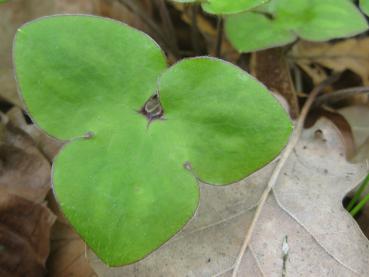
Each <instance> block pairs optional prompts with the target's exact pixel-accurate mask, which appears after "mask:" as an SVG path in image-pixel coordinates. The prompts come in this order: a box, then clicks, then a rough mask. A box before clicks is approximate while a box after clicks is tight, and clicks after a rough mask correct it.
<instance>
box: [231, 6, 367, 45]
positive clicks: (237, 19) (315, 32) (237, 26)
mask: <svg viewBox="0 0 369 277" xmlns="http://www.w3.org/2000/svg"><path fill="white" fill-rule="evenodd" d="M258 11H259V12H260V13H253V12H246V13H243V14H240V15H233V16H228V17H227V21H226V32H227V35H228V38H229V40H230V41H231V43H232V44H233V45H234V46H235V48H236V49H238V50H239V51H241V52H251V51H255V50H261V49H265V48H271V47H276V46H281V45H284V44H288V43H290V42H292V41H293V40H294V38H295V37H300V38H302V39H305V40H310V41H327V40H330V39H335V38H343V37H351V36H354V35H357V34H359V33H362V32H364V31H366V30H367V29H368V24H367V22H366V20H365V18H364V17H363V15H362V14H361V13H360V11H359V10H358V9H357V8H356V7H355V5H354V4H353V3H352V2H351V1H350V0H325V1H321V0H299V1H290V0H272V1H271V2H269V3H268V4H266V5H263V6H261V7H259V8H258ZM255 30H257V31H255Z"/></svg>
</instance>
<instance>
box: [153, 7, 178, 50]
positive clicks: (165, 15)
mask: <svg viewBox="0 0 369 277" xmlns="http://www.w3.org/2000/svg"><path fill="white" fill-rule="evenodd" d="M155 3H156V4H157V5H158V9H159V13H160V17H161V21H162V22H161V23H162V25H163V28H164V30H165V34H166V39H167V41H168V43H170V45H171V47H172V50H173V52H174V53H173V54H174V55H175V56H176V57H179V56H180V55H179V48H178V43H177V38H176V32H175V30H174V26H173V21H172V19H171V17H170V14H169V11H168V7H167V4H166V3H165V0H156V2H155Z"/></svg>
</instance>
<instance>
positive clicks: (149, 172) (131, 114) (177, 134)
mask: <svg viewBox="0 0 369 277" xmlns="http://www.w3.org/2000/svg"><path fill="white" fill-rule="evenodd" d="M14 61H15V66H16V76H17V80H18V83H19V88H20V90H21V92H22V97H23V99H24V101H25V103H26V105H27V107H28V110H29V113H30V115H31V116H32V118H33V119H34V121H35V122H36V123H37V124H38V125H39V126H40V127H41V128H42V129H44V130H45V131H46V132H48V133H49V134H50V135H52V136H55V137H57V138H59V139H63V140H68V141H69V142H68V143H67V144H66V146H65V147H64V148H63V149H62V151H61V153H60V154H59V155H58V156H57V158H56V160H55V161H54V168H53V188H54V192H55V194H56V198H57V200H58V202H59V203H60V206H61V208H62V210H63V212H64V214H65V215H66V217H67V218H68V220H69V221H70V222H71V224H72V225H73V226H74V228H75V229H76V230H77V231H78V233H79V234H80V235H81V236H82V238H83V239H84V240H85V241H86V242H87V244H88V245H89V246H90V247H91V248H92V249H93V250H94V251H95V252H96V254H97V255H98V256H99V257H100V258H101V259H102V260H103V261H104V262H106V263H107V264H109V265H114V266H115V265H121V264H129V263H133V262H135V261H137V260H139V259H141V258H143V257H144V256H146V255H147V254H149V253H150V252H151V251H153V250H155V249H156V248H158V247H159V246H160V245H162V244H163V243H164V242H165V241H167V240H168V239H170V238H171V237H172V236H173V235H174V234H175V233H176V232H178V231H179V230H180V229H181V228H182V227H183V226H184V224H185V223H186V222H187V221H188V220H189V219H190V218H191V217H192V216H193V214H194V213H195V211H196V208H197V206H198V201H199V187H198V184H197V178H199V179H201V180H203V181H204V182H207V183H211V184H215V185H225V184H229V183H232V182H235V181H237V180H240V179H242V178H244V177H245V176H247V175H249V174H251V173H252V172H254V171H256V170H257V169H259V168H261V167H262V166H264V165H265V164H266V163H268V162H269V161H271V160H272V159H273V158H274V157H276V156H277V155H278V153H279V152H280V151H281V149H282V148H283V147H284V145H285V144H286V142H287V140H288V136H289V134H290V132H291V124H290V121H289V118H288V115H287V114H286V113H285V112H284V110H283V109H282V108H281V106H280V105H279V104H278V103H277V101H276V100H275V99H274V98H273V97H272V96H271V95H270V93H269V92H268V91H267V90H266V89H265V87H264V86H262V85H261V84H260V83H258V82H257V81H256V80H255V79H253V78H252V77H251V76H250V75H248V74H247V73H245V72H244V71H242V70H241V69H239V68H237V67H235V66H233V65H231V64H229V63H226V62H224V61H221V60H217V59H212V58H207V57H203V58H195V59H187V60H183V61H181V62H179V63H177V64H175V65H173V66H172V67H170V68H169V69H166V63H165V56H164V55H163V53H162V51H161V50H160V48H159V47H158V45H157V44H156V43H155V42H154V41H153V40H152V39H151V38H149V37H148V36H146V35H145V34H143V33H141V32H139V31H137V30H134V29H132V28H130V27H128V26H126V25H123V24H121V23H119V22H116V21H112V20H108V19H103V18H98V17H92V16H73V15H70V16H55V17H47V18H42V19H39V20H36V21H33V22H31V23H29V24H27V25H25V26H23V27H22V28H20V29H19V31H18V33H17V36H16V39H15V47H14ZM153 94H157V95H158V97H159V99H160V102H161V108H162V111H161V113H160V116H157V117H151V116H150V117H148V115H147V114H146V113H145V112H147V111H148V110H150V109H149V108H148V107H149V106H148V104H146V105H145V103H147V101H148V100H149V99H150V98H151V96H152V95H153ZM149 103H150V102H149ZM143 111H145V112H143ZM149 119H153V120H149ZM86 134H89V135H88V136H87V137H88V138H84V136H85V135H86Z"/></svg>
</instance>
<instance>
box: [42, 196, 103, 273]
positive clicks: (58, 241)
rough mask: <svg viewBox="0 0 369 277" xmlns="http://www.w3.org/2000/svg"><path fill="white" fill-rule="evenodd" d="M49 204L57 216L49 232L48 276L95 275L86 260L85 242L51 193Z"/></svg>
mask: <svg viewBox="0 0 369 277" xmlns="http://www.w3.org/2000/svg"><path fill="white" fill-rule="evenodd" d="M49 206H50V208H51V210H52V211H53V212H54V213H55V214H56V215H57V217H58V219H57V221H56V222H55V224H54V227H53V229H52V233H51V251H50V256H49V259H48V261H47V269H48V272H49V276H53V277H64V276H75V277H92V276H97V275H96V273H95V272H94V271H93V269H92V268H91V266H90V264H89V262H88V259H87V256H86V244H85V243H84V241H83V240H82V239H81V238H80V237H79V236H78V234H77V233H76V232H75V231H74V229H73V228H72V227H71V226H70V225H69V223H68V222H67V220H66V219H65V217H64V216H63V214H62V213H61V211H60V210H59V206H58V204H57V203H56V200H55V198H54V197H53V196H52V195H50V197H49Z"/></svg>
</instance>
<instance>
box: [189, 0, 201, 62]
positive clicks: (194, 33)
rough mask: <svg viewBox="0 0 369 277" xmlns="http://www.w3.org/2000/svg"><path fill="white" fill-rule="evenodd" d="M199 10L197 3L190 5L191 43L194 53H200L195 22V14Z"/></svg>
mask: <svg viewBox="0 0 369 277" xmlns="http://www.w3.org/2000/svg"><path fill="white" fill-rule="evenodd" d="M198 12H199V5H198V4H196V3H195V4H193V5H191V27H192V32H191V36H192V45H193V48H194V50H195V54H196V55H200V54H201V53H200V45H199V34H200V31H199V26H198V24H197V14H198Z"/></svg>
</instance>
